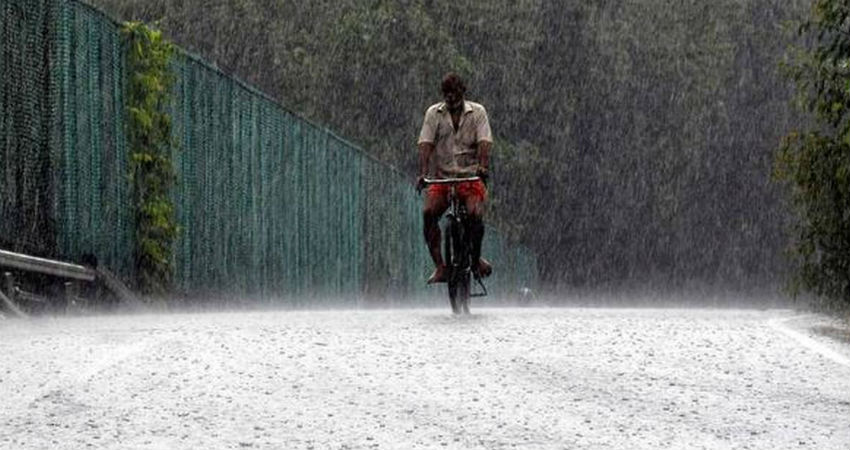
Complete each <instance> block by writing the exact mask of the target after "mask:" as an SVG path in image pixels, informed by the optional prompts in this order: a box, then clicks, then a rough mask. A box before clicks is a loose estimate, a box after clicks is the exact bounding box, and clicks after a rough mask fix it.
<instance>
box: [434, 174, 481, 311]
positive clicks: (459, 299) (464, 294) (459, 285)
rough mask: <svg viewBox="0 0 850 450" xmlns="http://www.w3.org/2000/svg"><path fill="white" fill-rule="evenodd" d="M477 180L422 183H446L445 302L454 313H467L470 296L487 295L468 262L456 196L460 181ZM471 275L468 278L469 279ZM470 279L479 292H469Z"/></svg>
mask: <svg viewBox="0 0 850 450" xmlns="http://www.w3.org/2000/svg"><path fill="white" fill-rule="evenodd" d="M478 180H480V178H479V177H472V178H449V179H440V180H428V179H426V180H425V183H426V184H449V185H450V190H449V208H448V209H447V211H446V215H445V217H446V220H447V221H448V225H447V226H446V233H445V234H446V236H445V239H444V244H445V257H446V261H445V262H446V265H447V267H448V269H449V274H448V278H449V280H448V288H449V300H450V301H451V305H452V311H453V312H455V313H461V312H462V313H464V314H468V313H469V299H470V298H471V297H483V296H486V295H487V288H486V286H484V282H483V281H482V280H481V278H480V276H479V275H478V273H477V272H475V271H473V270H472V268H471V264H475V263H477V262H475V261H471V254H470V252H471V243H470V242H469V237H468V236H469V232H468V230H467V214H468V213H467V211H466V206H465V205H463V204H462V203H461V202H460V199H459V198H458V195H457V185H458V184H459V183H464V182H474V181H478ZM470 275H472V277H471V276H470ZM471 278H474V279H475V281H477V282H478V284H479V285H480V286H481V289H482V292H479V293H473V292H472V286H471V284H472V283H471Z"/></svg>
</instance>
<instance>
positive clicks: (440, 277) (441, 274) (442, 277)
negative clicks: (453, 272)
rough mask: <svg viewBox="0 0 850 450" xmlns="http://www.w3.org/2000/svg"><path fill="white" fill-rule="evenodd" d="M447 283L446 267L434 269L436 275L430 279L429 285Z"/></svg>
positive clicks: (440, 266) (441, 266)
mask: <svg viewBox="0 0 850 450" xmlns="http://www.w3.org/2000/svg"><path fill="white" fill-rule="evenodd" d="M445 282H446V266H445V265H439V266H437V268H436V269H434V273H432V274H431V277H430V278H428V284H434V283H445Z"/></svg>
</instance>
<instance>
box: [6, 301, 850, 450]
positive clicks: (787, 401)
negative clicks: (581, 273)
mask: <svg viewBox="0 0 850 450" xmlns="http://www.w3.org/2000/svg"><path fill="white" fill-rule="evenodd" d="M836 329H837V328H832V325H830V323H829V320H828V319H826V318H824V317H820V316H813V315H805V316H803V315H800V314H799V313H795V312H793V311H788V310H773V311H755V310H698V309H669V310H662V309H558V308H552V309H544V308H540V309H533V308H528V309H508V308H503V309H478V310H476V311H475V312H474V314H473V315H472V316H470V317H460V318H458V317H452V316H451V315H450V314H448V313H447V311H446V310H445V309H432V310H395V311H324V312H316V311H312V312H308V311H297V312H241V313H202V314H201V313H198V314H195V313H192V314H171V315H153V314H151V315H136V316H131V315H127V316H104V317H86V318H83V317H78V318H74V317H68V318H40V319H32V320H12V319H5V320H0V354H2V359H0V398H1V399H2V405H3V408H2V409H0V448H16V449H17V448H45V449H47V448H51V449H53V448H58V449H78V448H122V449H126V448H143V449H148V448H168V449H194V448H240V449H244V448H280V449H290V448H292V449H297V448H305V449H308V448H314V449H355V448H357V449H370V448H388V449H409V448H438V449H439V448H470V449H512V448H523V449H562V448H577V449H583V448H587V449H661V448H695V449H698V448H706V449H733V448H740V449H770V450H775V449H790V448H795V449H796V448H811V449H819V450H828V449H847V448H850V344H848V343H847V342H844V341H842V340H841V339H839V338H838V337H836V336H837V335H836V336H832V337H830V336H829V333H826V332H823V330H836ZM817 330H821V331H820V332H819V331H817ZM839 334H840V333H839Z"/></svg>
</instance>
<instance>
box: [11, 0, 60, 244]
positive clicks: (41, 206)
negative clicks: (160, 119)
mask: <svg viewBox="0 0 850 450" xmlns="http://www.w3.org/2000/svg"><path fill="white" fill-rule="evenodd" d="M57 10H58V8H57V7H56V5H55V4H54V2H53V1H49V0H14V1H12V0H2V1H0V176H2V180H0V246H1V247H2V248H6V249H12V250H14V251H20V252H27V253H32V254H35V255H51V254H54V253H55V252H56V241H55V232H54V224H53V221H52V219H53V214H52V213H53V208H54V202H55V199H56V192H55V191H54V188H55V185H54V184H52V182H51V181H52V180H51V168H52V166H51V160H50V158H51V154H50V152H49V149H50V148H51V146H56V144H57V142H55V141H54V139H56V137H57V136H59V134H58V133H57V132H56V130H55V129H54V127H55V124H56V122H57V121H56V111H57V106H58V101H59V99H58V95H59V86H58V85H57V82H56V78H55V77H54V75H55V73H54V72H53V67H52V66H53V64H52V63H53V61H54V59H55V56H56V54H55V51H56V50H55V48H56V47H55V46H54V43H55V38H56V35H55V31H54V24H55V23H57V21H58V19H59V18H58V17H57Z"/></svg>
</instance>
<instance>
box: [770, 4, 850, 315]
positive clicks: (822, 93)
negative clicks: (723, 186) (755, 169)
mask: <svg viewBox="0 0 850 450" xmlns="http://www.w3.org/2000/svg"><path fill="white" fill-rule="evenodd" d="M849 6H850V2H847V1H846V0H817V1H815V2H814V3H813V6H812V10H811V17H810V18H809V19H808V20H807V21H805V22H804V23H803V24H802V25H801V26H800V29H799V31H800V34H801V35H802V36H804V37H805V38H806V42H807V43H808V46H807V47H806V48H805V49H802V50H801V51H797V52H796V53H795V55H796V57H795V58H794V60H793V61H792V62H791V63H789V64H788V65H787V67H786V68H787V70H788V74H789V75H790V77H791V78H792V79H793V80H794V81H795V83H796V85H797V93H798V100H799V105H800V106H801V107H802V108H803V110H804V111H805V112H806V113H808V114H809V116H810V117H811V120H810V121H809V123H808V125H807V127H806V128H804V129H802V130H799V131H793V132H791V133H790V134H789V135H788V136H786V137H785V139H784V140H783V141H782V145H781V147H780V150H779V152H778V155H777V159H776V165H775V176H776V178H777V179H779V180H782V181H784V182H786V183H787V184H788V185H790V188H791V200H792V205H793V207H794V210H795V212H796V213H797V216H798V218H799V221H798V222H797V224H796V226H795V233H794V238H795V240H794V243H793V247H792V251H793V254H794V256H795V257H796V259H797V261H798V263H799V267H798V271H797V274H796V278H795V280H794V283H793V286H792V287H793V289H794V292H795V293H799V292H800V291H801V290H806V291H810V292H812V293H814V294H816V295H817V296H818V297H819V298H821V299H822V300H823V304H824V305H825V306H838V305H841V304H844V305H848V304H850V34H848V32H847V30H848V26H847V25H848V20H850V8H848V7H849Z"/></svg>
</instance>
